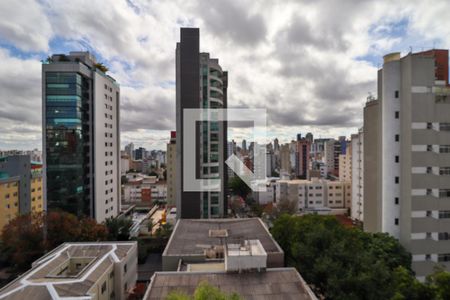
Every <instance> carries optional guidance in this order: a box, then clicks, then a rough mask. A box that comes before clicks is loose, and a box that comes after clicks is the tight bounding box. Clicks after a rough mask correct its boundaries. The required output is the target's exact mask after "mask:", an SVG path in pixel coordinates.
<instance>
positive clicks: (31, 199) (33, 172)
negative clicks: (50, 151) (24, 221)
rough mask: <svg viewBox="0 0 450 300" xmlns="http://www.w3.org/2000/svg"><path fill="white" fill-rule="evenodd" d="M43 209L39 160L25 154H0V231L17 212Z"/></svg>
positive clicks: (21, 213)
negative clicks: (33, 159)
mask: <svg viewBox="0 0 450 300" xmlns="http://www.w3.org/2000/svg"><path fill="white" fill-rule="evenodd" d="M44 209H45V204H44V197H43V189H42V164H41V163H38V162H33V161H31V160H30V155H29V154H28V155H10V156H4V157H0V231H1V229H2V228H3V226H5V225H6V224H8V223H9V221H11V220H12V219H14V218H15V217H16V216H18V215H23V214H28V213H34V212H41V211H43V210H44Z"/></svg>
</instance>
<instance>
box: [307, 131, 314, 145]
mask: <svg viewBox="0 0 450 300" xmlns="http://www.w3.org/2000/svg"><path fill="white" fill-rule="evenodd" d="M305 139H307V140H308V141H309V144H312V143H313V141H314V136H313V134H312V133H311V132H308V133H307V134H306V135H305Z"/></svg>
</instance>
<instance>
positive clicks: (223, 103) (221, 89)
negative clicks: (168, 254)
mask: <svg viewBox="0 0 450 300" xmlns="http://www.w3.org/2000/svg"><path fill="white" fill-rule="evenodd" d="M199 48H200V37H199V29H198V28H181V38H180V42H179V43H177V49H176V99H177V103H176V121H177V136H178V139H177V143H176V145H177V178H178V179H177V217H178V218H190V219H192V218H195V219H196V218H218V217H223V216H225V215H226V212H227V201H226V196H225V194H226V190H225V189H226V181H227V172H226V171H225V170H227V169H226V168H227V167H226V165H225V159H224V158H225V157H224V155H225V153H226V152H227V123H226V122H219V121H211V120H210V121H202V122H198V125H197V127H196V128H195V129H196V131H195V132H196V135H195V136H189V137H187V136H184V128H183V121H184V109H221V108H226V107H227V86H228V73H227V72H226V71H223V70H222V67H221V66H220V65H219V60H218V59H213V58H210V55H209V53H200V51H199ZM184 138H188V139H195V144H196V148H195V151H196V153H195V157H187V158H186V159H195V170H189V172H192V175H191V176H195V177H196V178H197V179H220V182H221V183H220V191H189V190H185V185H184V179H183V176H184V166H183V164H184V159H185V155H188V153H184V151H183V146H184ZM189 154H190V153H189Z"/></svg>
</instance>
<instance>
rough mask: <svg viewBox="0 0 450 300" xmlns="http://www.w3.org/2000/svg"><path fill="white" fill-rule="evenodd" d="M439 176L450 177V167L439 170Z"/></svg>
mask: <svg viewBox="0 0 450 300" xmlns="http://www.w3.org/2000/svg"><path fill="white" fill-rule="evenodd" d="M439 175H450V167H442V168H439Z"/></svg>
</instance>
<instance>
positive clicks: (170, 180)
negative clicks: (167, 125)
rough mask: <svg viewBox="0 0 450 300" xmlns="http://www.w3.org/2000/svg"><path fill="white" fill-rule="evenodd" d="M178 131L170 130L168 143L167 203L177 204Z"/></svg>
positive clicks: (170, 204)
mask: <svg viewBox="0 0 450 300" xmlns="http://www.w3.org/2000/svg"><path fill="white" fill-rule="evenodd" d="M176 140H177V132H176V131H171V132H170V141H169V143H168V144H167V152H166V153H167V154H166V156H167V166H166V170H167V178H166V180H167V205H169V206H175V204H176V188H177V186H176V176H177V169H176V168H177V163H176V162H177V160H176V158H177V145H176Z"/></svg>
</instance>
